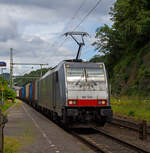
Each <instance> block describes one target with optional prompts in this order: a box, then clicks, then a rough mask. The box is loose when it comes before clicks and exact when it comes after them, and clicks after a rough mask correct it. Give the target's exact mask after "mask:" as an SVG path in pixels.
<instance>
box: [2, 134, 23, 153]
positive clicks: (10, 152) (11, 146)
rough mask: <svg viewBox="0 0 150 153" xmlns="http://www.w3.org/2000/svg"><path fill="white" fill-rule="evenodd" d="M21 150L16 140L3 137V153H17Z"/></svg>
mask: <svg viewBox="0 0 150 153" xmlns="http://www.w3.org/2000/svg"><path fill="white" fill-rule="evenodd" d="M20 148H21V144H20V143H19V141H18V140H17V139H16V138H13V137H5V138H4V153H18V152H19V150H20Z"/></svg>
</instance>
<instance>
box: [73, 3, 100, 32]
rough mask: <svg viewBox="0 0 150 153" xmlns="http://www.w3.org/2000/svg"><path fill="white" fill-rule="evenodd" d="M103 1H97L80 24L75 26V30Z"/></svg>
mask: <svg viewBox="0 0 150 153" xmlns="http://www.w3.org/2000/svg"><path fill="white" fill-rule="evenodd" d="M101 1H102V0H98V1H97V3H96V4H95V5H94V6H93V7H92V8H91V9H90V11H89V12H88V13H87V14H86V15H85V16H84V17H83V18H82V19H81V21H80V22H79V24H78V25H77V26H75V27H74V28H73V31H74V30H76V29H77V28H78V27H79V26H80V25H81V24H82V23H83V22H84V21H85V20H86V18H87V17H88V16H89V15H90V14H91V13H92V12H93V11H94V10H95V9H96V8H97V6H98V5H99V3H100V2H101Z"/></svg>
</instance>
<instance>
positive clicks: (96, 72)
mask: <svg viewBox="0 0 150 153" xmlns="http://www.w3.org/2000/svg"><path fill="white" fill-rule="evenodd" d="M86 77H87V80H88V81H90V80H95V81H105V76H104V70H103V69H100V68H87V69H86Z"/></svg>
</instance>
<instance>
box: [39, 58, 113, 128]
mask: <svg viewBox="0 0 150 153" xmlns="http://www.w3.org/2000/svg"><path fill="white" fill-rule="evenodd" d="M107 78H108V77H107V73H106V69H105V65H104V63H90V62H81V61H73V60H66V61H63V62H61V63H60V64H59V65H58V66H57V67H55V68H54V69H53V70H50V71H49V72H47V73H46V74H45V75H44V76H43V77H42V78H41V79H40V80H39V101H38V104H39V106H40V107H41V108H44V109H45V111H46V110H47V111H49V110H50V111H49V113H50V114H51V118H52V119H53V120H57V121H60V122H62V123H64V124H65V125H69V126H71V127H74V126H75V127H76V126H81V127H82V126H90V125H95V124H99V125H104V124H105V122H106V121H108V120H110V119H111V118H112V109H111V106H110V98H109V84H108V79H107Z"/></svg>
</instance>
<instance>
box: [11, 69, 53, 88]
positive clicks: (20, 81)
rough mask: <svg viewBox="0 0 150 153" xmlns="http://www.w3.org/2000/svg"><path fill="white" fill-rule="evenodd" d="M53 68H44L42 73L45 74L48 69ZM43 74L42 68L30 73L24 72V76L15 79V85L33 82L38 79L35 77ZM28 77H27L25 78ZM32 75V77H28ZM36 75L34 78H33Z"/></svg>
mask: <svg viewBox="0 0 150 153" xmlns="http://www.w3.org/2000/svg"><path fill="white" fill-rule="evenodd" d="M50 69H51V68H43V69H42V75H44V74H45V73H46V72H47V71H48V70H50ZM40 76H41V69H38V70H36V71H31V72H30V73H29V74H24V75H23V77H24V78H21V77H20V78H16V79H15V80H14V82H15V85H16V86H24V85H25V84H27V83H30V82H33V81H34V80H36V79H37V78H35V77H40ZM25 77H27V78H25ZM28 77H31V78H28ZM32 77H34V78H32Z"/></svg>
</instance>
